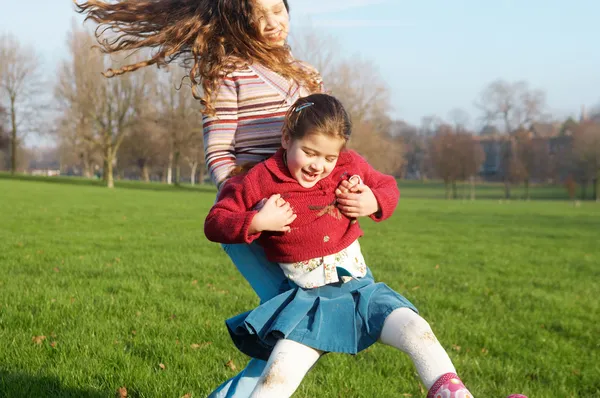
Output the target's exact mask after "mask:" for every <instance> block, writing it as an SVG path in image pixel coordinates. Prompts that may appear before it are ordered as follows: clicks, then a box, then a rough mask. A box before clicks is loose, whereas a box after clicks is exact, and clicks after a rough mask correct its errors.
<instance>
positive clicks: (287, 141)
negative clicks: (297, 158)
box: [281, 133, 291, 149]
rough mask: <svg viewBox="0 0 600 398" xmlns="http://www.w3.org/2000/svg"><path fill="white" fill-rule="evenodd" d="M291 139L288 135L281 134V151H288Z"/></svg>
mask: <svg viewBox="0 0 600 398" xmlns="http://www.w3.org/2000/svg"><path fill="white" fill-rule="evenodd" d="M290 141H291V137H290V135H289V134H288V133H283V134H282V135H281V146H282V147H283V149H289V147H290Z"/></svg>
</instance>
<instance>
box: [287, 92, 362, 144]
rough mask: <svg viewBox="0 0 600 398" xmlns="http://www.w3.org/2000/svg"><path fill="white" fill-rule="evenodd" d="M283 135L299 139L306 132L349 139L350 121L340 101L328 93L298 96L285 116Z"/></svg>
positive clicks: (350, 131)
mask: <svg viewBox="0 0 600 398" xmlns="http://www.w3.org/2000/svg"><path fill="white" fill-rule="evenodd" d="M282 133H283V135H288V136H289V137H290V138H291V139H295V140H299V139H302V138H303V137H305V136H306V135H307V134H320V135H325V136H328V137H336V138H341V139H343V140H344V141H348V139H350V134H351V133H352V123H351V122H350V117H348V113H347V112H346V109H344V106H343V105H342V103H341V102H340V101H339V100H338V99H337V98H335V97H332V96H331V95H328V94H312V95H309V96H308V97H304V98H300V99H299V100H297V101H296V102H295V103H294V105H292V106H291V107H290V109H289V110H288V112H287V115H286V117H285V123H284V125H283V130H282Z"/></svg>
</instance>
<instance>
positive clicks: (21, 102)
mask: <svg viewBox="0 0 600 398" xmlns="http://www.w3.org/2000/svg"><path fill="white" fill-rule="evenodd" d="M39 67H40V62H39V59H38V56H37V54H36V53H35V52H34V50H33V49H31V48H26V47H22V46H21V44H20V43H19V41H18V40H17V39H16V38H15V37H13V36H9V35H4V36H1V37H0V94H1V95H2V100H3V102H4V103H5V104H6V108H7V111H8V114H9V118H10V123H9V124H10V169H11V172H12V173H13V174H14V173H15V172H16V169H17V157H18V154H19V151H18V148H19V145H20V144H21V143H22V140H23V139H24V137H25V135H26V134H27V133H28V132H29V131H30V130H31V128H32V125H33V123H32V121H33V120H35V119H36V117H35V116H36V111H35V107H34V106H33V105H34V102H35V100H36V94H37V93H38V88H39V87H40V81H41V79H40V76H39ZM37 112H39V111H37Z"/></svg>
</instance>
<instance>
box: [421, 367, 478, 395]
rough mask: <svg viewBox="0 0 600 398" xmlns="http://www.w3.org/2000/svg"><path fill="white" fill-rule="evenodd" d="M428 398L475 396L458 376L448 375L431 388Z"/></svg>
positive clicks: (443, 376)
mask: <svg viewBox="0 0 600 398" xmlns="http://www.w3.org/2000/svg"><path fill="white" fill-rule="evenodd" d="M427 398H473V394H471V392H470V391H469V390H467V387H465V385H464V384H463V382H462V381H461V380H460V378H459V377H458V376H457V375H456V374H454V373H446V374H445V375H442V377H440V378H439V379H438V380H437V381H436V382H435V384H434V385H433V386H431V388H430V389H429V393H428V394H427Z"/></svg>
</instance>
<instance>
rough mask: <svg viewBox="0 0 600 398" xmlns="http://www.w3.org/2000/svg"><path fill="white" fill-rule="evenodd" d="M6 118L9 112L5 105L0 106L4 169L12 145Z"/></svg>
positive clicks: (0, 161)
mask: <svg viewBox="0 0 600 398" xmlns="http://www.w3.org/2000/svg"><path fill="white" fill-rule="evenodd" d="M6 120H7V114H6V110H5V109H4V107H2V106H0V169H3V168H4V167H5V166H7V163H6V160H7V157H6V155H7V153H8V147H9V145H10V138H9V136H8V131H7V130H6V128H5V126H6Z"/></svg>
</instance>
